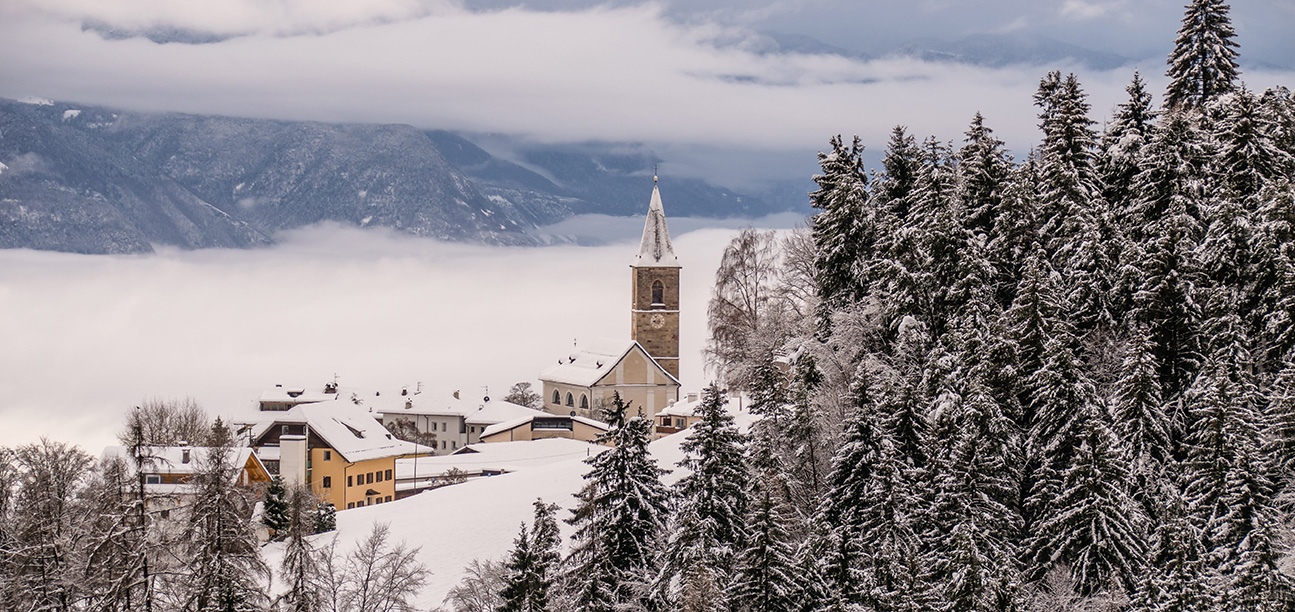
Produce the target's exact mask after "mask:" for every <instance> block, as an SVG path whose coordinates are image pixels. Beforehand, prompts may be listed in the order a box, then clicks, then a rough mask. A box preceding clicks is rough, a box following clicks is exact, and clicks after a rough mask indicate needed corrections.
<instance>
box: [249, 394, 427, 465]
mask: <svg viewBox="0 0 1295 612" xmlns="http://www.w3.org/2000/svg"><path fill="white" fill-rule="evenodd" d="M266 414H272V415H273V417H272V418H270V419H268V420H266V421H263V422H261V423H259V424H258V426H257V427H256V428H255V430H254V431H253V435H252V439H253V440H255V439H257V438H260V437H261V436H262V435H264V434H265V432H266V431H268V430H269V429H270V428H271V427H273V426H275V425H281V424H287V423H292V424H304V425H306V426H307V427H308V428H309V429H310V431H311V433H314V434H315V435H317V436H319V437H320V438H321V439H323V441H324V442H325V443H326V444H328V446H329V448H332V449H333V450H335V451H337V452H338V453H339V454H340V455H342V458H343V459H345V460H346V461H348V462H350V463H355V462H358V461H366V460H369V459H377V458H379V457H392V456H398V455H408V454H413V453H432V452H435V451H434V450H433V449H432V448H430V447H426V446H420V445H417V444H414V443H413V442H405V441H404V440H399V439H397V438H396V437H395V436H392V435H391V433H390V432H388V431H387V430H386V428H384V427H383V426H382V424H381V423H379V422H378V421H377V419H375V418H373V417H372V416H371V415H370V414H369V413H368V411H367V409H366V408H364V407H362V406H358V405H356V404H355V403H354V402H352V401H351V400H349V399H340V400H332V401H329V402H319V403H314V404H299V405H297V406H293V407H292V409H290V410H286V411H284V412H275V413H266Z"/></svg>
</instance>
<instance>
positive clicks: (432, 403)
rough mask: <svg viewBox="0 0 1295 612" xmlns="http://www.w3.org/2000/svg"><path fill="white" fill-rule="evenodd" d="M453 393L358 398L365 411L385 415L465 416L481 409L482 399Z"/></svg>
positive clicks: (392, 394)
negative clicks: (457, 395) (455, 395)
mask: <svg viewBox="0 0 1295 612" xmlns="http://www.w3.org/2000/svg"><path fill="white" fill-rule="evenodd" d="M460 396H461V398H460V397H454V394H453V393H452V392H422V393H408V394H406V395H401V394H400V393H383V394H374V395H364V396H358V399H359V400H360V402H361V404H362V405H363V406H365V409H366V410H368V411H370V412H373V413H378V414H383V415H388V414H392V415H401V414H408V415H430V416H464V415H467V414H470V413H472V412H474V411H476V410H477V409H478V408H480V407H481V405H482V403H483V401H482V398H479V397H476V398H473V397H467V396H464V395H462V394H460Z"/></svg>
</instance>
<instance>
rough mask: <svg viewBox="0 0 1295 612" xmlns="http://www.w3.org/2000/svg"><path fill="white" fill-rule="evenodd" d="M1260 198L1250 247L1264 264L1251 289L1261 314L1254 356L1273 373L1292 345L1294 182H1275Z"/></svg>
mask: <svg viewBox="0 0 1295 612" xmlns="http://www.w3.org/2000/svg"><path fill="white" fill-rule="evenodd" d="M1259 201H1260V205H1259V211H1258V213H1257V214H1256V217H1257V220H1258V227H1257V230H1258V231H1257V232H1255V235H1254V236H1253V246H1252V250H1253V253H1254V257H1255V260H1256V261H1260V262H1265V264H1264V265H1261V266H1259V267H1258V269H1257V274H1256V275H1255V287H1254V292H1253V295H1254V296H1255V297H1256V299H1257V300H1258V305H1257V306H1256V307H1255V310H1256V311H1259V312H1261V313H1262V315H1263V322H1262V327H1261V328H1260V330H1259V331H1258V333H1257V336H1256V338H1255V340H1256V343H1257V347H1256V348H1257V349H1258V350H1257V352H1256V355H1255V356H1256V360H1257V361H1256V362H1257V363H1259V364H1260V365H1262V366H1263V370H1264V371H1265V372H1272V371H1274V370H1277V369H1279V368H1281V367H1282V365H1281V360H1282V359H1283V358H1284V357H1285V355H1286V354H1287V353H1288V352H1289V351H1290V350H1291V349H1292V348H1295V182H1292V181H1291V180H1288V179H1281V180H1279V181H1276V182H1274V183H1273V184H1271V185H1269V186H1268V187H1266V188H1265V189H1264V192H1263V193H1262V194H1260V196H1259Z"/></svg>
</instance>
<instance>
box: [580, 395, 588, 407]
mask: <svg viewBox="0 0 1295 612" xmlns="http://www.w3.org/2000/svg"><path fill="white" fill-rule="evenodd" d="M580 409H581V410H588V409H589V396H588V395H585V394H583V393H581V394H580Z"/></svg>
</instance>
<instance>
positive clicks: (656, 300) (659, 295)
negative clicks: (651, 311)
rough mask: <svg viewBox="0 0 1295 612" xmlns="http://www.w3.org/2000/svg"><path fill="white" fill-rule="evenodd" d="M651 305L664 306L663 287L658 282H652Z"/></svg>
mask: <svg viewBox="0 0 1295 612" xmlns="http://www.w3.org/2000/svg"><path fill="white" fill-rule="evenodd" d="M652 305H653V306H664V305H665V285H663V284H661V281H659V280H656V281H652Z"/></svg>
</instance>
